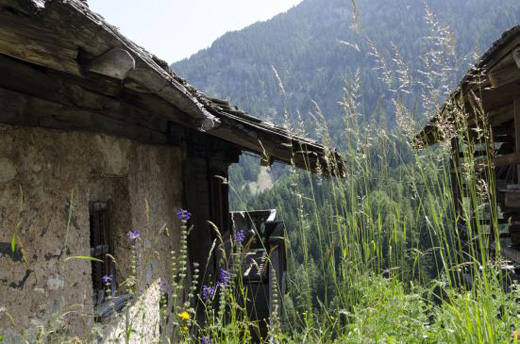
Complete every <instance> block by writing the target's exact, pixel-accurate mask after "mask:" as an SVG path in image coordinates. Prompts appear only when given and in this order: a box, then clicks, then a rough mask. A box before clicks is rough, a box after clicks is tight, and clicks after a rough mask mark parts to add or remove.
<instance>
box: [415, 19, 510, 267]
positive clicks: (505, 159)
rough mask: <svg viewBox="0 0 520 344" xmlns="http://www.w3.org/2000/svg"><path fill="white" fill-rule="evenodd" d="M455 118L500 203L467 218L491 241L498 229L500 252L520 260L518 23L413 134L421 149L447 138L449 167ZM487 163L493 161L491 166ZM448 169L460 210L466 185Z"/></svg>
mask: <svg viewBox="0 0 520 344" xmlns="http://www.w3.org/2000/svg"><path fill="white" fill-rule="evenodd" d="M457 122H458V123H460V122H464V123H465V124H467V127H468V130H467V131H466V133H467V135H466V136H468V137H469V140H470V141H472V142H473V143H474V148H475V149H474V151H473V155H472V156H474V157H475V161H474V163H475V170H476V172H477V174H480V177H481V178H483V179H484V180H486V181H487V182H488V183H489V187H490V188H491V192H490V194H491V195H493V197H496V201H497V203H498V206H499V211H498V212H497V213H496V214H495V215H493V213H494V212H489V213H488V214H487V216H486V217H485V218H483V217H481V218H473V219H471V221H474V224H475V223H476V221H479V222H480V224H482V225H491V226H494V227H493V228H491V229H492V230H490V231H489V239H490V240H491V242H493V241H495V240H498V239H499V238H496V237H495V236H494V233H500V239H501V240H502V254H503V255H504V256H506V257H507V258H508V259H510V260H512V261H514V262H517V263H520V26H517V27H514V28H512V29H511V30H509V31H507V32H505V33H504V34H503V35H502V37H501V38H500V39H499V40H497V41H496V42H495V43H494V44H493V46H492V47H491V48H490V49H489V50H488V51H487V52H486V53H485V54H484V55H483V56H482V57H481V58H480V60H479V61H478V62H477V63H476V65H475V67H474V68H472V69H471V70H470V71H468V73H467V74H466V75H465V77H464V78H463V80H462V82H461V84H460V85H459V87H458V88H457V89H456V90H455V91H454V92H453V93H452V95H451V96H450V99H449V100H448V101H447V103H446V104H445V105H444V106H443V108H442V109H441V111H440V112H439V113H438V114H437V115H436V116H435V117H434V118H433V119H432V120H431V121H430V123H429V124H428V125H427V126H426V127H425V128H424V129H423V130H422V132H421V133H419V134H418V135H417V136H416V137H415V144H416V145H417V146H418V147H424V146H428V145H432V144H434V143H436V142H439V141H445V140H451V145H452V166H455V167H457V166H460V160H461V159H462V158H463V153H462V151H463V149H462V148H461V147H459V145H460V144H461V143H462V140H461V137H458V136H457V135H455V136H453V134H454V131H453V130H449V128H450V127H451V128H453V124H454V123H457ZM481 129H484V130H481ZM482 132H485V133H486V135H485V137H481V134H482ZM487 161H491V162H492V166H491V167H490V168H486V164H487V163H486V162H487ZM490 172H491V173H490ZM451 173H452V181H453V183H452V184H453V195H454V198H455V202H456V206H457V207H459V208H460V204H461V193H462V192H461V188H464V187H466V186H465V185H464V182H462V183H461V182H460V181H459V182H456V181H455V178H456V177H455V176H456V175H459V176H460V171H459V170H457V169H456V168H452V171H451ZM459 210H460V209H458V211H459ZM493 217H496V218H493ZM462 226H463V224H462ZM495 227H496V228H495ZM491 247H492V246H491Z"/></svg>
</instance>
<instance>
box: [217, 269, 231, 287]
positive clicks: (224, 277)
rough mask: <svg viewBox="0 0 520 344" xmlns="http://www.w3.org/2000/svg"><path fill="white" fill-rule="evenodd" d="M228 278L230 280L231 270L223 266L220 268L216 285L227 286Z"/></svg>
mask: <svg viewBox="0 0 520 344" xmlns="http://www.w3.org/2000/svg"><path fill="white" fill-rule="evenodd" d="M230 280H231V272H229V271H227V270H225V269H223V268H220V274H219V280H218V283H217V286H220V287H222V288H225V287H227V286H228V284H229V281H230Z"/></svg>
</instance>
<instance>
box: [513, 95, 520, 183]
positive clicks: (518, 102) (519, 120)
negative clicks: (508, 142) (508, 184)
mask: <svg viewBox="0 0 520 344" xmlns="http://www.w3.org/2000/svg"><path fill="white" fill-rule="evenodd" d="M513 106H514V112H513V118H514V124H515V149H516V153H519V154H520V99H519V98H516V99H515V100H514V105H513ZM516 173H517V182H520V162H517V165H516Z"/></svg>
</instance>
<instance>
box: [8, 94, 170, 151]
mask: <svg viewBox="0 0 520 344" xmlns="http://www.w3.org/2000/svg"><path fill="white" fill-rule="evenodd" d="M0 104H2V109H1V111H0V122H1V123H5V124H9V125H16V126H30V127H42V128H49V129H60V130H81V131H92V132H99V133H105V134H109V135H114V136H119V137H126V138H129V139H132V140H137V141H141V142H145V143H151V144H168V143H169V141H168V133H167V131H166V129H164V131H163V128H162V125H160V126H158V127H156V128H150V127H143V126H142V123H141V122H140V120H139V119H136V118H130V117H129V115H128V114H124V113H114V112H107V111H102V110H99V111H93V110H84V109H80V108H78V107H75V106H67V105H63V104H59V103H55V102H52V101H48V100H44V99H40V98H36V97H33V96H29V95H23V94H20V93H18V92H13V91H10V90H6V89H4V88H0ZM150 125H151V122H150V124H149V126H150Z"/></svg>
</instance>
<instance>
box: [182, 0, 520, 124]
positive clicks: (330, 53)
mask: <svg viewBox="0 0 520 344" xmlns="http://www.w3.org/2000/svg"><path fill="white" fill-rule="evenodd" d="M430 2H431V7H432V9H433V11H434V12H435V13H436V14H437V16H438V19H439V22H441V23H445V24H447V25H449V26H450V27H451V28H452V30H453V32H454V34H455V36H456V37H457V38H458V40H457V45H458V51H457V53H458V55H459V56H461V57H464V56H468V55H469V54H470V53H471V52H473V51H475V52H476V53H481V52H482V50H484V49H486V48H487V47H488V46H489V45H490V44H491V43H492V42H493V40H494V39H496V38H498V37H499V36H500V34H501V32H502V31H504V30H506V29H508V28H509V27H511V26H513V25H515V24H518V23H520V2H519V1H517V0H501V1H500V4H497V1H496V0H465V1H453V0H435V1H430ZM357 7H358V8H357V10H358V11H359V22H357V23H358V24H359V26H358V28H359V30H355V27H356V25H354V24H355V23H354V19H353V18H354V11H353V5H352V2H351V1H350V0H304V1H303V2H302V3H301V4H300V5H298V6H296V7H295V8H293V9H291V10H289V11H288V12H286V13H283V14H280V15H278V16H276V17H274V18H272V19H271V20H269V21H266V22H260V23H256V24H253V25H251V26H249V27H247V28H245V29H243V30H241V31H237V32H230V33H227V34H226V35H224V36H222V37H221V38H219V39H217V40H216V41H215V42H214V43H213V45H212V46H211V47H210V48H208V49H205V50H202V51H200V52H199V53H197V54H195V55H193V56H192V57H190V58H189V59H185V60H182V61H179V62H177V63H174V64H173V65H172V67H173V69H174V70H175V71H177V72H178V73H179V74H180V75H182V76H183V77H185V78H187V79H188V80H189V81H190V82H191V83H193V84H194V85H195V86H196V87H198V88H199V89H201V90H202V91H203V92H206V93H208V94H209V95H212V96H219V97H224V98H228V99H231V100H232V102H233V103H235V104H236V105H238V106H240V107H242V108H244V109H246V110H248V111H249V112H251V113H253V114H255V115H256V116H259V117H262V118H264V119H270V120H273V121H274V122H277V123H280V124H281V123H282V122H283V106H284V104H286V103H287V105H288V106H289V110H290V112H291V113H296V111H300V112H301V113H302V116H303V117H304V121H311V120H310V119H309V116H308V112H309V111H312V110H313V108H314V107H313V103H312V100H315V101H316V102H317V103H318V104H319V105H320V107H321V108H322V109H323V111H324V113H325V115H326V117H328V118H329V119H336V120H337V118H338V117H340V116H341V114H342V110H341V107H340V105H339V104H338V102H339V101H340V100H341V96H342V93H343V86H344V78H345V77H348V78H352V77H353V75H354V74H355V72H356V70H357V69H360V70H361V75H362V80H363V87H362V90H361V93H362V95H363V100H364V103H365V104H366V106H367V110H368V111H367V113H370V112H371V111H372V110H373V109H375V108H376V106H377V104H378V103H379V100H380V99H379V98H380V97H381V96H383V97H384V92H382V90H383V89H384V87H383V86H382V84H381V81H380V77H379V72H377V71H374V68H375V67H376V66H377V63H376V62H377V61H376V60H375V59H374V58H373V57H371V56H369V54H368V53H367V52H370V50H371V48H370V47H369V46H367V42H368V40H367V38H369V39H370V40H372V41H373V42H374V43H375V45H376V46H377V47H378V50H379V51H381V52H384V53H382V54H383V55H384V56H385V57H386V58H387V59H388V60H390V59H391V58H392V56H391V55H392V45H391V44H395V45H396V46H397V47H399V49H400V51H401V53H402V55H403V58H404V60H405V61H407V62H408V63H409V66H410V69H411V70H413V71H417V70H419V69H421V68H422V67H423V66H421V63H420V60H419V59H418V56H420V55H421V53H422V52H423V50H424V49H425V45H426V44H427V42H425V40H424V39H423V37H426V36H428V35H429V34H430V32H429V27H428V26H427V24H426V22H425V20H424V16H425V9H424V5H423V3H422V1H418V0H394V1H386V0H358V1H357ZM340 40H343V41H347V42H349V43H352V44H354V45H357V46H358V47H359V49H360V51H357V50H356V49H354V48H352V47H348V46H345V45H342V44H340V43H339V41H340ZM472 60H473V56H470V57H469V58H468V59H467V61H472ZM467 65H468V64H464V65H462V66H460V67H461V69H462V70H465V69H466V68H467ZM272 67H274V68H276V70H277V71H278V73H279V75H280V78H281V80H282V81H283V84H284V88H285V90H286V96H287V100H284V97H283V96H281V94H280V89H279V87H278V82H277V80H276V78H275V74H274V72H273V69H272ZM453 77H454V78H453V80H455V79H456V77H457V75H456V74H455V73H454V75H453Z"/></svg>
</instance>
